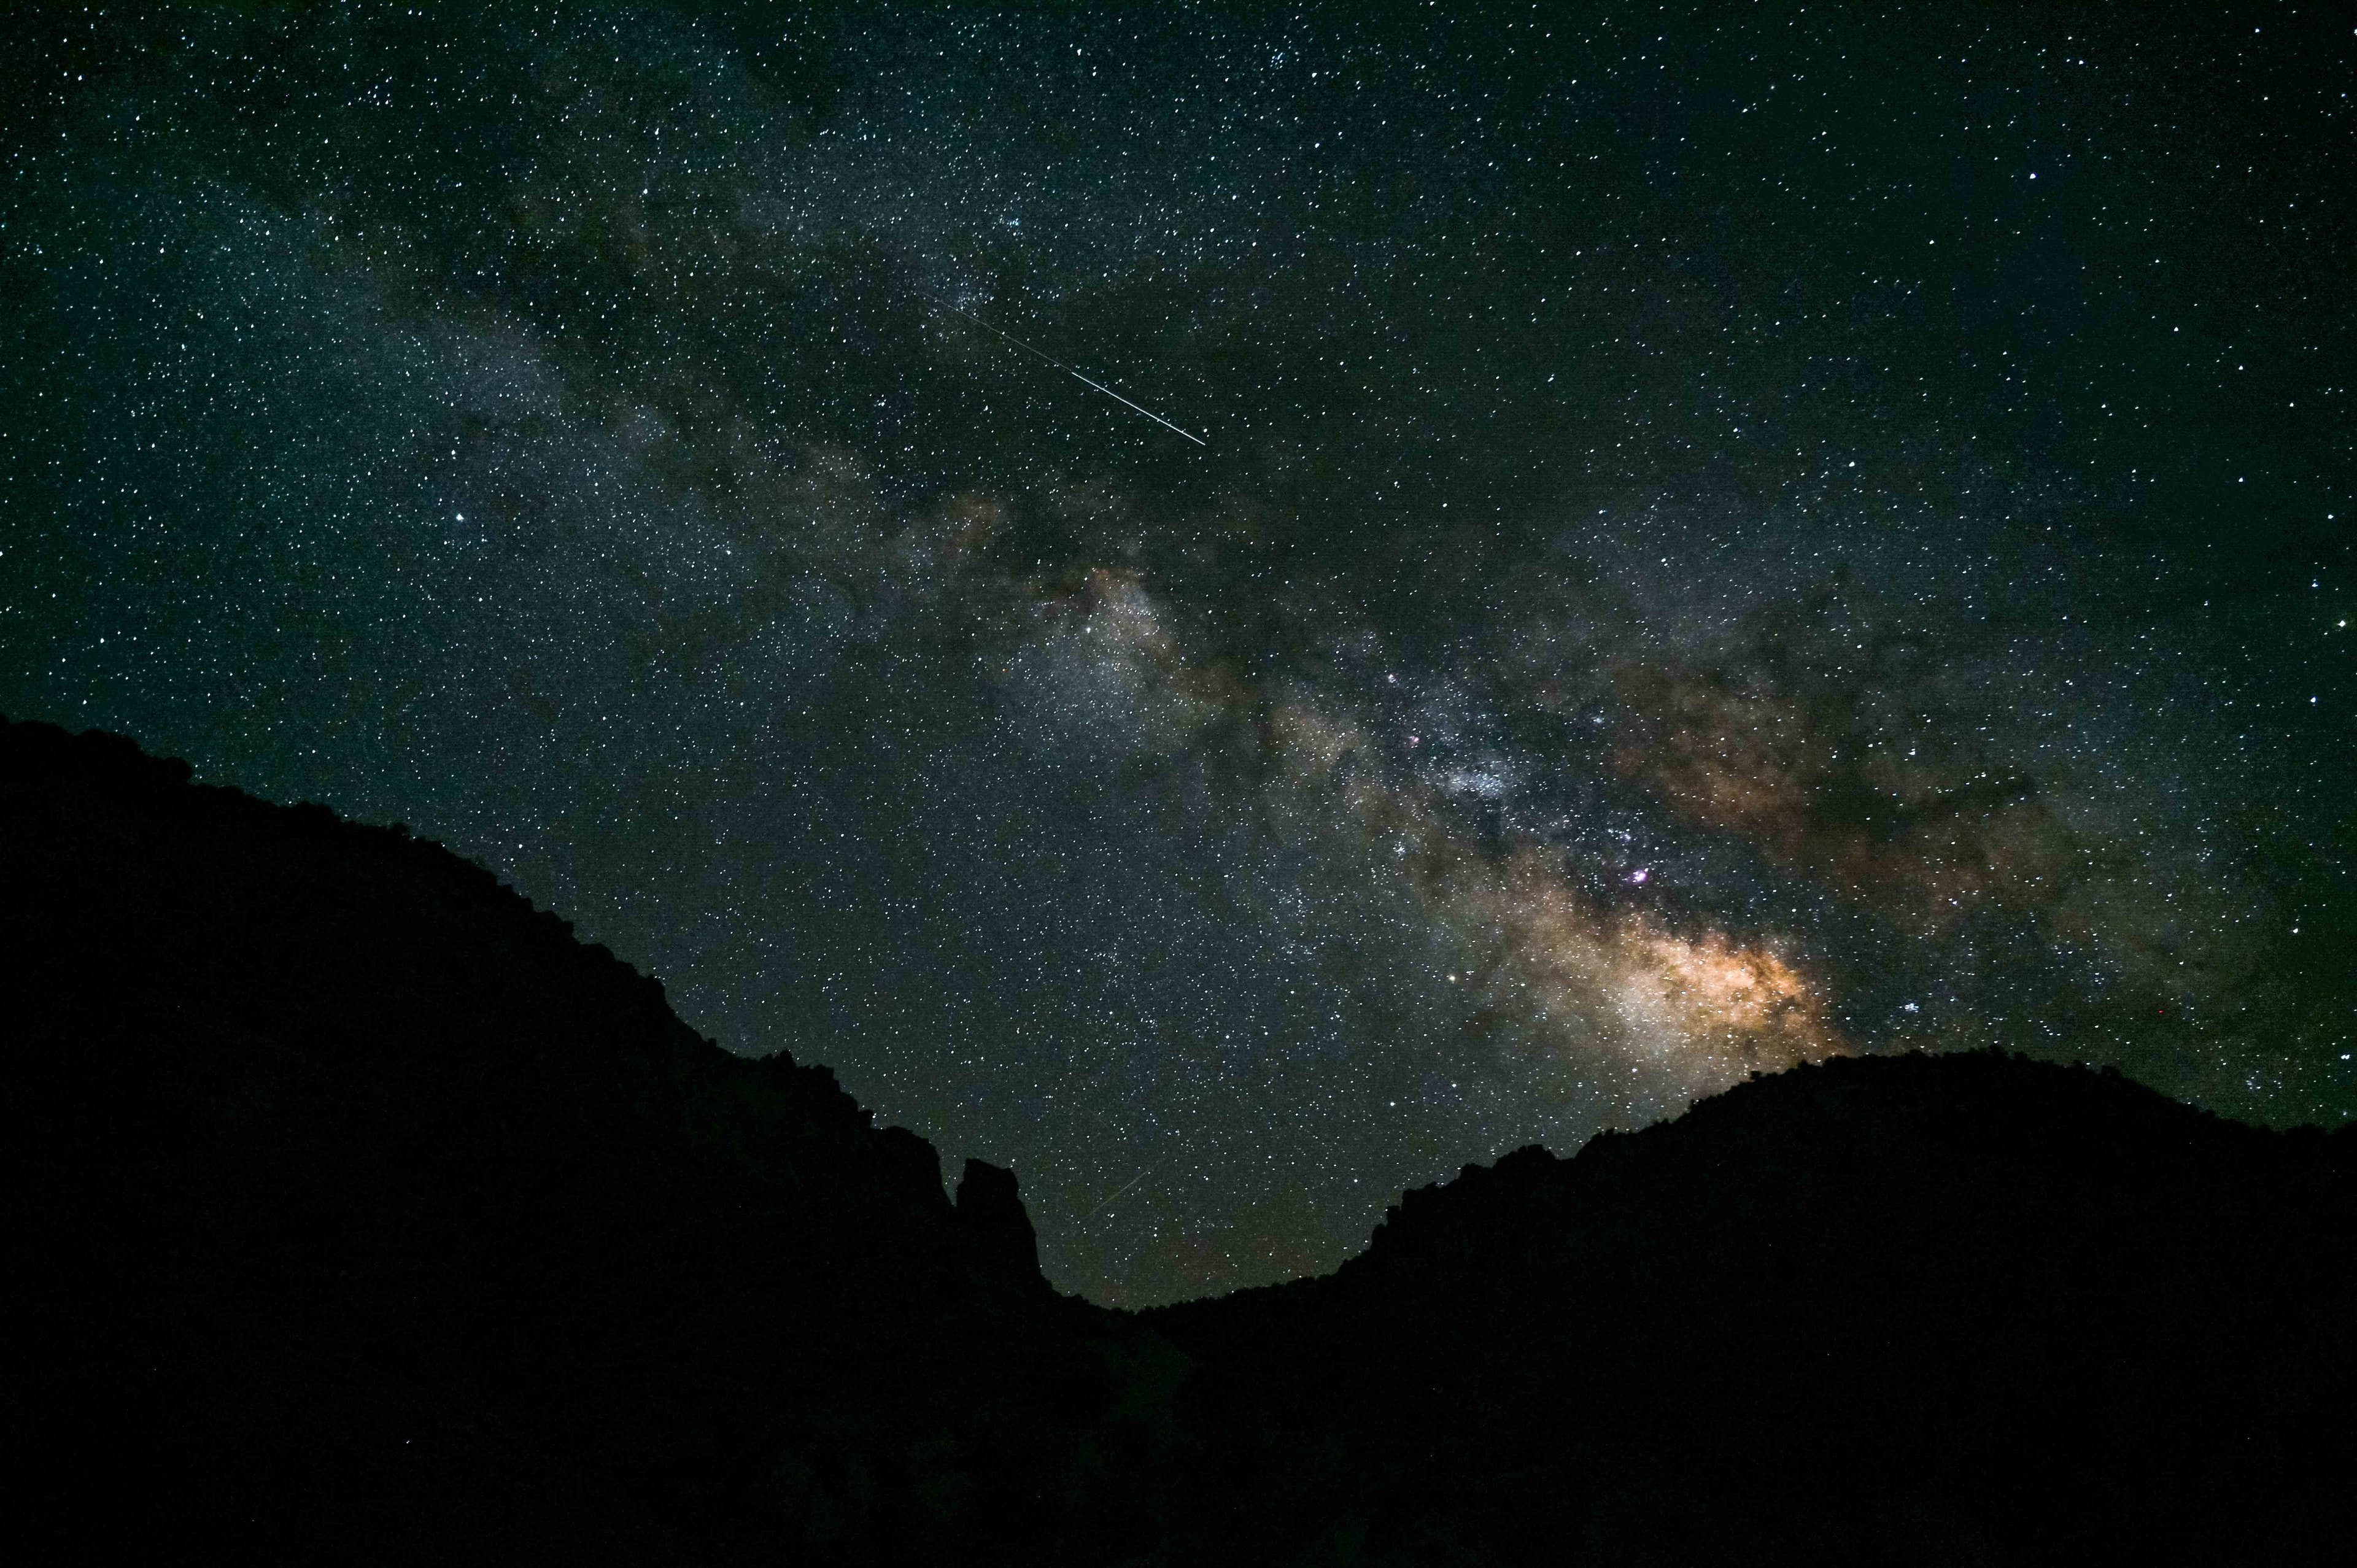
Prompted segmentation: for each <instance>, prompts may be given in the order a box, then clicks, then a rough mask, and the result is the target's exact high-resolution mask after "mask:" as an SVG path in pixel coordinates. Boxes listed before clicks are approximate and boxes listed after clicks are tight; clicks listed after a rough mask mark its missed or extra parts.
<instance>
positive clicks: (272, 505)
mask: <svg viewBox="0 0 2357 1568" xmlns="http://www.w3.org/2000/svg"><path fill="white" fill-rule="evenodd" d="M1475 9H1479V10H1480V13H1481V14H1480V16H1478V17H1474V16H1467V15H1465V14H1464V13H1467V12H1469V11H1472V10H1475ZM486 13H490V14H486ZM31 14H32V16H34V18H35V19H34V22H33V23H32V24H30V25H28V26H27V27H26V28H25V33H26V36H27V41H26V42H24V43H22V44H21V46H19V47H16V48H13V49H12V58H11V59H9V60H8V61H7V62H6V63H5V77H0V82H5V95H6V96H5V117H0V135H4V136H5V141H4V142H0V149H5V169H0V181H5V183H0V220H5V227H0V398H5V410H6V418H5V422H0V711H5V712H6V713H8V714H11V715H12V716H20V717H38V718H46V719H50V720H54V721H57V722H59V723H63V724H66V725H71V726H74V727H83V726H87V725H98V726H102V727H105V728H109V729H113V730H118V731H121V732H123V733H125V734H128V735H130V736H135V738H137V739H138V740H140V741H141V742H142V743H143V744H144V745H145V746H147V747H148V748H149V749H151V750H153V751H157V752H162V753H170V754H177V755H181V756H185V757H188V758H189V759H190V760H191V761H193V762H194V763H195V764H196V765H197V768H198V769H199V775H200V777H203V778H205V779H210V780H214V781H217V782H223V783H232V784H236V785H239V786H242V787H243V788H245V789H251V790H253V791H254V792H256V793H259V794H262V795H264V796H266V797H269V798H272V799H277V800H295V799H303V798H307V799H315V800H322V801H325V802H327V803H328V804H330V805H332V806H334V807H336V808H337V809H338V810H339V811H343V812H345V813H347V814H350V815H352V816H355V817H358V818H361V819H364V820H370V821H377V822H391V821H396V820H397V821H401V822H406V823H408V824H410V825H411V826H412V827H413V828H414V830H415V831H416V832H419V833H421V834H424V835H427V836H431V837H436V838H439V839H441V840H443V841H444V842H446V843H448V844H450V845H451V846H452V847H453V848H454V849H456V850H457V851H459V852H460V853H463V854H468V855H469V856H472V857H474V858H477V859H479V860H480V861H482V862H483V863H484V864H486V865H490V866H491V867H493V868H494V869H495V870H497V871H498V872H499V873H500V875H502V876H504V877H506V878H507V879H509V880H510V881H511V882H512V883H513V884H514V885H515V886H517V887H518V888H520V889H521V890H522V891H523V892H524V893H525V894H526V895H527V896H529V897H532V898H533V900H534V901H535V902H538V903H540V904H543V905H545V906H548V907H552V908H555V909H556V910H558V911H559V912H560V913H562V914H564V915H565V916H567V917H568V918H572V919H573V920H574V921H576V925H577V926H578V928H579V929H580V931H581V933H582V934H583V936H584V937H585V938H587V939H590V940H601V941H604V942H606V943H608V944H609V945H610V946H612V947H613V948H614V949H615V950H617V951H618V952H619V953H620V954H621V955H622V956H624V957H625V958H627V959H629V960H630V961H632V962H634V963H636V964H638V965H640V967H641V968H644V969H646V970H648V971H650V972H652V973H655V974H657V975H659V976H660V977H662V980H663V981H664V982H665V983H666V985H667V986H668V988H669V991H670V993H671V995H672V997H673V1002H674V1004H675V1005H676V1006H677V1008H678V1009H679V1011H680V1012H681V1014H682V1015H683V1017H685V1018H686V1019H687V1020H688V1021H689V1022H690V1023H692V1024H693V1025H694V1026H696V1027H698V1028H699V1029H701V1030H703V1031H704V1032H705V1033H707V1034H709V1035H711V1036H714V1037H715V1038H716V1039H718V1040H719V1041H721V1042H722V1043H723V1044H724V1045H726V1047H729V1048H730V1049H733V1050H737V1051H741V1052H746V1053H750V1054H762V1053H767V1052H770V1051H774V1050H777V1049H779V1048H780V1047H784V1048H789V1049H791V1050H792V1051H793V1052H794V1054H795V1056H796V1057H797V1058H798V1059H803V1060H818V1061H823V1062H826V1063H828V1064H830V1065H832V1066H833V1067H834V1069H836V1071H837V1072H838V1073H839V1075H840V1076H841V1077H842V1079H843V1080H844V1082H845V1085H846V1087H848V1088H849V1089H850V1090H852V1091H853V1092H854V1093H855V1094H856V1095H857V1096H858V1097H859V1098H860V1099H861V1101H863V1102H864V1103H866V1104H868V1105H870V1106H872V1107H874V1108H875V1111H876V1112H877V1118H878V1121H879V1124H880V1123H884V1122H899V1123H902V1124H905V1125H907V1126H909V1127H911V1128H913V1129H915V1130H916V1131H917V1132H919V1133H922V1134H924V1135H925V1136H927V1137H929V1138H931V1139H932V1140H934V1141H935V1143H936V1144H937V1145H938V1146H939V1147H940V1148H941V1149H942V1153H943V1155H944V1156H945V1158H946V1159H948V1160H951V1161H952V1162H954V1161H956V1160H961V1159H963V1157H965V1156H967V1155H978V1156H981V1157H983V1158H985V1159H989V1160H991V1161H994V1162H996V1163H998V1164H1002V1165H1007V1166H1010V1167H1011V1168H1013V1169H1014V1170H1015V1171H1016V1172H1017V1175H1018V1176H1019V1177H1020V1179H1021V1181H1022V1183H1023V1190H1024V1194H1025V1197H1026V1200H1027V1202H1028V1206H1029V1208H1030V1209H1031V1211H1032V1213H1033V1216H1034V1218H1035V1219H1036V1221H1037V1222H1038V1225H1039V1230H1040V1235H1041V1247H1042V1256H1043V1262H1044V1263H1045V1266H1046V1268H1047V1270H1048V1273H1049V1277H1050V1278H1051V1279H1052V1280H1053V1281H1054V1282H1055V1283H1058V1284H1059V1285H1060V1286H1061V1287H1063V1288H1065V1289H1069V1290H1077V1291H1080V1292H1083V1293H1085V1294H1088V1295H1090V1296H1092V1297H1093V1298H1095V1299H1098V1300H1101V1301H1104V1302H1109V1303H1114V1304H1120V1305H1149V1304H1153V1303H1157V1302H1163V1301H1168V1300H1174V1299H1180V1298H1184V1297H1189V1296H1193V1295H1200V1294H1206V1293H1209V1292H1214V1291H1222V1290H1228V1289H1232V1288H1235V1287H1238V1286H1243V1285H1249V1284H1255V1283H1266V1282H1270V1281H1274V1280H1278V1279H1284V1278H1287V1277H1291V1276H1294V1275H1297V1274H1301V1273H1310V1272H1315V1271H1319V1270H1323V1269H1328V1268H1330V1267H1332V1266H1333V1265H1334V1264H1336V1263H1337V1262H1340V1260H1341V1259H1343V1258H1345V1257H1347V1256H1348V1255H1350V1254H1351V1252H1353V1251H1356V1250H1357V1249H1358V1248H1359V1247H1360V1246H1361V1245H1363V1243H1364V1240H1365V1238H1366V1235H1367V1233H1368V1231H1369V1230H1370V1229H1371V1228H1372V1225H1373V1224H1374V1222H1375V1221H1376V1220H1377V1219H1379V1218H1380V1216H1381V1214H1382V1211H1383V1207H1384V1205H1385V1204H1386V1203H1387V1202H1389V1201H1392V1200H1393V1199H1394V1197H1396V1195H1397V1194H1398V1192H1399V1191H1400V1190H1401V1189H1402V1188H1403V1187H1411V1186H1416V1185H1421V1184H1422V1183H1425V1182H1427V1181H1430V1180H1433V1179H1435V1178H1437V1177H1440V1176H1447V1175H1449V1174H1452V1173H1453V1172H1454V1171H1455V1170H1456V1169H1457V1168H1458V1166H1459V1165H1463V1164H1465V1163H1467V1162H1469V1161H1475V1160H1481V1161H1486V1160H1489V1159H1492V1158H1494V1157H1496V1156H1497V1155H1500V1154H1501V1153H1503V1152H1505V1151H1507V1150H1510V1149H1512V1148H1515V1147H1517V1146H1520V1145H1522V1144H1529V1143H1534V1142H1535V1143H1543V1144H1546V1145H1548V1146H1549V1147H1551V1148H1554V1149H1555V1150H1556V1151H1558V1152H1561V1153H1568V1152H1570V1151H1571V1150H1573V1149H1575V1148H1577V1146H1578V1145H1579V1144H1581V1143H1582V1142H1583V1141H1584V1140H1585V1139H1587V1137H1589V1136H1590V1135H1592V1134H1593V1133H1596V1132H1597V1131H1598V1130H1599V1129H1603V1128H1607V1127H1626V1126H1633V1125H1640V1124H1642V1123H1644V1122H1649V1121H1652V1120H1655V1119H1658V1118H1660V1117H1663V1116H1665V1115H1671V1114H1674V1113H1675V1112H1677V1111H1678V1110H1680V1109H1681V1108H1682V1107H1683V1106H1684V1105H1685V1104H1687V1103H1689V1102H1690V1101H1692V1100H1693V1099H1695V1097H1696V1096H1699V1095H1703V1094H1707V1093H1711V1092H1714V1091H1716V1090H1720V1089H1722V1088H1725V1087H1727V1086H1728V1085H1730V1084H1733V1083H1736V1082H1739V1081H1740V1080H1742V1079H1744V1078H1745V1077H1746V1076H1747V1075H1748V1074H1749V1073H1751V1072H1754V1071H1760V1070H1770V1069H1776V1068H1779V1067H1782V1066H1786V1065H1789V1064H1792V1063H1794V1062H1798V1061H1803V1060H1809V1059H1815V1058H1823V1057H1825V1056H1829V1055H1835V1054H1843V1053H1863V1052H1882V1051H1892V1050H1900V1049H1907V1048H1916V1047H1923V1048H1933V1049H1947V1048H1958V1047H1974V1046H1982V1045H1998V1046H2003V1047H2008V1048H2012V1049H2016V1050H2020V1051H2025V1052H2029V1053H2031V1054H2033V1055H2037V1056H2041V1057H2049V1058H2059V1059H2071V1060H2084V1061H2089V1062H2095V1063H2108V1064H2113V1065H2115V1066H2117V1067H2118V1068H2119V1069H2121V1070H2122V1071H2123V1072H2126V1073H2127V1074H2128V1075H2130V1076H2132V1077H2134V1078H2136V1079H2141V1080H2143V1081H2145V1082H2147V1083H2149V1084H2152V1085H2154V1086H2156V1087H2157V1088H2159V1089H2161V1090H2165V1091H2166V1092H2168V1093H2170V1094H2172V1095H2176V1096H2178V1097H2179V1098H2182V1099H2187V1100H2190V1101H2194V1102H2196V1103H2199V1104H2202V1105H2205V1106H2209V1107H2211V1108H2213V1109H2215V1110H2217V1111H2220V1112H2224V1113H2228V1114H2232V1115H2235V1116H2241V1117H2246V1118H2251V1119H2255V1120H2258V1121H2262V1122H2269V1123H2274V1124H2288V1123H2297V1122H2323V1123H2326V1124H2337V1123H2338V1122H2341V1121H2343V1120H2345V1119H2347V1118H2348V1117H2350V1116H2351V1115H2352V1113H2357V1070H2352V1067H2357V1064H2352V1059H2351V1058H2352V1052H2357V886H2352V877H2351V875H2350V865H2351V863H2352V853H2357V806H2353V805H2352V802H2357V768H2352V737H2357V724H2352V713H2351V709H2352V700H2357V680H2352V656H2351V650H2352V647H2353V646H2357V644H2352V640H2351V639H2352V633H2351V630H2350V628H2349V626H2348V619H2349V618H2350V617H2351V615H2352V612H2357V592H2352V586H2353V585H2357V580H2353V579H2352V572H2353V571H2357V546H2352V540H2357V531H2352V527H2351V520H2352V517H2357V464H2352V456H2357V452H2352V447H2357V438H2352V411H2357V399H2352V388H2351V383H2352V378H2357V361H2353V360H2352V348H2357V343H2352V325H2351V323H2352V312H2357V245H2352V239H2357V229H2353V228H2352V213H2351V201H2352V198H2351V196H2350V194H2349V193H2350V192H2352V191H2357V157H2352V151H2357V147H2352V134H2357V109H2353V108H2352V102H2351V99H2350V96H2349V94H2350V91H2352V83H2357V72H2352V69H2351V67H2352V63H2357V47H2353V46H2357V35H2352V30H2351V27H2350V26H2349V23H2348V20H2347V18H2346V17H2344V16H2340V15H2339V13H2338V12H2337V11H2335V10H2333V8H2331V7H2319V6H2290V5H2257V6H2248V5H2244V6H2237V5H2199V6H2181V7H2168V6H2134V7H2124V6H2105V5H2041V6H2024V5H1987V4H1983V5H1953V6H1941V7H1929V8H1925V7H1913V8H1909V9H1908V10H1907V11H1905V12H1904V13H1901V12H1900V10H1899V9H1898V8H1895V7H1873V6H1857V5H1823V4H1813V5H1806V6H1799V5H1784V6H1774V5H1724V4H1710V5H1689V6H1667V5H1630V4H1613V5H1577V4H1570V3H1559V4H1550V5H1539V6H1534V7H1528V8H1523V9H1517V8H1515V7H1512V6H1494V7H1480V8H1475V7H1461V6H1458V7H1444V6H1385V7H1373V8H1369V7H1361V6H1349V7H1341V6H1337V7H1333V8H1330V9H1317V10H1284V11H1279V10H1276V9H1273V8H1247V7H1206V6H1185V5H1168V6H1153V7H1146V6H1135V7H1130V6H1123V7H1113V6H1106V7H1102V8H1098V9H1094V10H1086V9H1082V8H1077V7H1064V6H1055V7H1045V6H1029V7H1009V8H1006V9H1005V10H1002V11H990V10H985V9H981V8H978V7H958V8H953V9H947V10H941V9H926V8H920V7H912V6H885V5H875V6H869V5H853V6H833V7H802V8H791V7H772V6H770V5H757V4H751V3H749V0H748V3H742V4H725V3H724V4H712V5H688V4H679V5H657V4H646V5H596V4H563V5H543V6H539V7H526V6H522V5H516V6H499V7H457V6H449V7H445V6H438V5H420V6H376V5H325V4H316V5H315V4H307V3H299V0H284V3H251V4H245V5H199V6H188V7H182V8H176V7H172V6H168V5H150V6H146V7H142V8H136V9H134V8H129V7H103V6H102V7H83V6H76V5H56V4H44V5H35V6H34V7H33V8H32V12H31ZM1018 344H1019V345H1026V346H1028V349H1027V348H1024V347H1017V345H1018ZM1043 356H1044V358H1043ZM1048 360H1056V361H1060V362H1061V363H1062V364H1063V365H1066V366H1069V367H1071V370H1072V371H1077V372H1079V375H1084V376H1086V377H1087V378H1088V379H1089V381H1094V382H1096V383H1099V384H1100V386H1101V387H1102V388H1106V389H1111V390H1112V391H1113V392H1118V393H1119V394H1120V395H1121V397H1122V398H1125V399H1128V400H1130V401H1131V402H1133V403H1136V404H1139V405H1142V406H1143V407H1144V408H1145V409H1147V410H1150V411H1151V412H1152V413H1153V414H1154V415H1156V416H1157V418H1158V419H1159V420H1167V421H1168V424H1169V425H1175V426H1177V427H1178V428H1179V430H1181V431H1184V432H1186V433H1188V434H1189V435H1191V436H1193V437H1196V438H1200V444H1198V442H1197V441H1195V440H1190V439H1188V438H1186V437H1183V436H1182V435H1179V434H1177V433H1174V431H1173V430H1172V429H1171V428H1169V427H1168V426H1166V425H1165V424H1159V423H1157V419H1149V418H1147V417H1145V416H1144V415H1142V414H1140V413H1137V412H1135V411H1134V410H1133V409H1132V408H1130V407H1125V406H1124V404H1123V403H1121V402H1118V401H1115V400H1114V398H1113V397H1112V396H1110V395H1107V393H1106V392H1104V391H1101V390H1099V389H1098V388H1092V386H1090V385H1088V384H1086V383H1084V382H1083V381H1081V380H1080V379H1079V377H1078V376H1076V375H1074V374H1071V373H1068V372H1067V371H1064V370H1060V369H1059V368H1058V367H1057V365H1055V364H1051V363H1049V362H1048Z"/></svg>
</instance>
